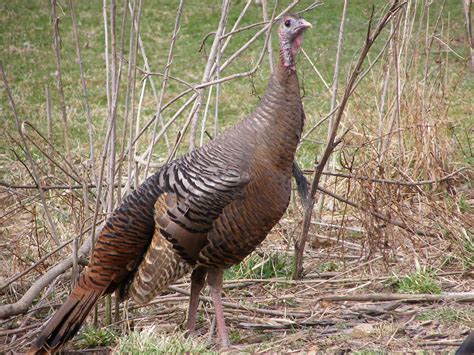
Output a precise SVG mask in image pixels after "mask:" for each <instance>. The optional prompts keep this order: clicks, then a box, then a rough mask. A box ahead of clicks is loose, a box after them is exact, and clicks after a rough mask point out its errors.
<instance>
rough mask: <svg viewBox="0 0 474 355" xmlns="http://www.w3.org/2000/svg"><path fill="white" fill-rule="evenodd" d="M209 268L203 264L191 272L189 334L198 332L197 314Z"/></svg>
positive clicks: (187, 323)
mask: <svg viewBox="0 0 474 355" xmlns="http://www.w3.org/2000/svg"><path fill="white" fill-rule="evenodd" d="M206 273H207V270H206V269H205V268H203V267H201V266H198V267H197V268H196V269H194V271H193V273H192V274H191V296H190V297H189V307H188V320H187V322H186V329H187V334H186V335H187V336H192V335H195V333H196V314H197V309H198V306H199V294H200V293H201V290H202V288H203V287H204V284H205V282H206Z"/></svg>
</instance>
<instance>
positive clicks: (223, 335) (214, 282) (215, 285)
mask: <svg viewBox="0 0 474 355" xmlns="http://www.w3.org/2000/svg"><path fill="white" fill-rule="evenodd" d="M223 277H224V270H222V269H209V270H208V272H207V284H208V285H209V288H210V291H211V298H212V303H213V304H214V312H215V313H216V322H217V332H218V333H219V338H220V340H221V345H222V347H223V348H228V347H229V346H230V341H229V334H228V333H227V328H226V326H225V319H224V309H223V307H222V299H221V291H222V282H223Z"/></svg>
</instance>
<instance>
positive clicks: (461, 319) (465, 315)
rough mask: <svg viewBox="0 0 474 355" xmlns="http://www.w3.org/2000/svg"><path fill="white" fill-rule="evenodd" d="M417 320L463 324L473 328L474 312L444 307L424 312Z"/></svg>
mask: <svg viewBox="0 0 474 355" xmlns="http://www.w3.org/2000/svg"><path fill="white" fill-rule="evenodd" d="M417 319H419V320H420V321H429V320H436V321H440V322H442V323H447V324H463V325H466V326H468V327H472V326H473V325H474V310H472V309H458V308H453V307H442V308H437V309H430V310H426V311H422V312H420V314H419V315H418V316H417Z"/></svg>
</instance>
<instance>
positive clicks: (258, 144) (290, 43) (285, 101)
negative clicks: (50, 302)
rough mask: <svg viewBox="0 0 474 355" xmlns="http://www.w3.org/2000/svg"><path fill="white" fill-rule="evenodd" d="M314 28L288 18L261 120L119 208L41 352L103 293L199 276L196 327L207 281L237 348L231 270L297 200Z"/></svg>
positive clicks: (70, 331) (169, 170) (176, 165)
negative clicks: (231, 321)
mask: <svg viewBox="0 0 474 355" xmlns="http://www.w3.org/2000/svg"><path fill="white" fill-rule="evenodd" d="M308 27H311V25H310V24H309V23H308V22H306V21H305V20H303V19H301V18H299V17H297V16H292V15H288V16H285V17H284V18H283V19H282V20H281V22H280V25H279V29H278V37H279V42H280V62H279V65H277V66H276V68H275V71H274V73H273V74H272V76H271V78H270V81H269V84H268V88H267V91H266V93H265V95H264V96H263V98H262V102H261V104H260V105H259V106H258V107H257V108H256V109H255V111H254V112H253V113H252V114H251V115H249V116H248V117H247V118H245V119H244V120H243V121H241V122H240V123H238V124H237V125H236V126H234V127H233V128H231V129H230V130H228V131H226V132H225V133H223V134H222V135H220V136H219V137H217V138H216V139H215V140H213V141H211V142H210V143H209V144H207V145H205V146H204V147H202V148H200V149H197V150H195V151H193V152H191V153H189V154H187V155H185V156H183V157H181V158H180V159H177V160H175V161H173V162H171V163H169V164H168V165H166V166H164V167H163V168H161V169H160V170H159V171H158V172H156V173H155V174H154V175H153V176H151V177H149V178H148V179H147V180H146V181H145V182H144V183H143V184H142V185H141V186H140V188H139V189H137V190H136V191H134V192H133V193H132V194H131V195H130V196H128V197H127V198H126V199H125V200H124V202H123V204H122V205H121V206H120V207H119V208H117V209H116V210H115V211H114V213H113V214H112V216H111V217H110V218H109V219H108V220H107V222H106V225H105V227H104V228H103V230H102V232H101V233H100V236H99V238H98V240H97V244H96V247H95V250H94V255H93V256H92V259H91V262H90V265H89V266H88V268H87V270H86V271H85V273H84V274H83V275H82V276H81V278H80V281H79V283H78V285H77V286H76V288H75V289H74V290H73V291H72V293H71V295H70V296H69V297H68V298H67V300H66V301H65V303H64V304H63V305H62V307H61V308H60V309H59V310H58V311H57V312H56V314H55V315H54V316H53V317H52V319H51V320H50V321H49V322H48V324H47V325H46V327H45V328H44V329H43V330H42V332H41V334H40V335H39V337H38V339H37V340H36V341H35V342H34V343H33V345H32V348H31V350H30V351H31V352H32V353H41V352H44V351H56V350H58V349H60V348H61V347H62V346H63V345H64V343H65V342H66V341H68V340H69V339H71V338H72V337H73V336H74V334H75V333H76V332H77V331H78V329H79V328H80V326H81V324H82V323H83V322H84V319H85V318H86V316H87V314H88V313H89V311H90V310H91V308H92V307H93V306H94V304H95V303H96V302H97V300H98V299H99V297H101V296H102V295H103V294H106V293H110V292H113V291H114V290H116V289H117V288H120V289H124V288H125V286H126V285H127V284H128V283H129V281H130V280H131V283H130V286H129V290H128V292H129V294H130V296H131V297H132V298H133V299H135V300H136V301H138V302H147V301H149V300H151V299H152V298H153V297H154V296H155V295H156V294H157V293H159V292H160V291H161V290H163V289H164V288H165V287H166V286H167V285H169V284H170V283H171V282H173V281H175V280H176V279H177V278H179V277H181V276H183V275H184V274H186V273H187V272H189V271H191V270H193V273H192V277H191V279H192V286H191V297H190V304H189V316H188V323H187V326H188V329H189V331H190V332H191V333H192V332H193V331H194V328H195V319H196V310H197V307H198V302H199V292H200V291H201V289H202V287H203V286H204V284H205V280H207V283H208V285H209V286H210V291H211V297H212V299H213V303H214V307H215V311H216V316H217V317H216V319H217V326H218V332H219V337H220V339H221V342H222V345H223V346H228V345H229V338H228V335H227V330H226V327H225V323H224V316H223V312H222V303H221V296H220V291H221V287H222V275H223V270H224V269H225V268H228V267H230V266H231V265H234V264H237V263H239V262H240V261H242V259H243V258H245V257H246V256H247V255H248V254H250V253H251V252H252V251H253V250H254V249H255V248H256V247H257V246H258V245H259V244H260V243H261V242H262V241H263V239H264V238H265V237H266V236H267V234H268V232H269V231H270V230H271V229H272V227H273V226H274V225H275V224H276V223H277V222H278V220H279V219H280V218H281V216H282V215H283V213H284V212H285V210H286V208H287V206H288V202H289V199H290V179H291V175H292V169H293V160H294V154H295V151H296V147H297V144H298V142H299V139H300V136H301V131H302V129H303V120H304V113H303V107H302V103H301V98H300V92H299V86H298V78H297V75H296V69H295V61H294V58H295V55H296V53H297V51H298V49H299V47H300V45H301V42H302V34H303V32H304V30H305V29H306V28H308ZM295 171H296V172H298V170H295ZM303 178H304V177H303ZM299 181H302V180H301V176H299ZM303 188H304V186H303ZM206 278H207V279H206Z"/></svg>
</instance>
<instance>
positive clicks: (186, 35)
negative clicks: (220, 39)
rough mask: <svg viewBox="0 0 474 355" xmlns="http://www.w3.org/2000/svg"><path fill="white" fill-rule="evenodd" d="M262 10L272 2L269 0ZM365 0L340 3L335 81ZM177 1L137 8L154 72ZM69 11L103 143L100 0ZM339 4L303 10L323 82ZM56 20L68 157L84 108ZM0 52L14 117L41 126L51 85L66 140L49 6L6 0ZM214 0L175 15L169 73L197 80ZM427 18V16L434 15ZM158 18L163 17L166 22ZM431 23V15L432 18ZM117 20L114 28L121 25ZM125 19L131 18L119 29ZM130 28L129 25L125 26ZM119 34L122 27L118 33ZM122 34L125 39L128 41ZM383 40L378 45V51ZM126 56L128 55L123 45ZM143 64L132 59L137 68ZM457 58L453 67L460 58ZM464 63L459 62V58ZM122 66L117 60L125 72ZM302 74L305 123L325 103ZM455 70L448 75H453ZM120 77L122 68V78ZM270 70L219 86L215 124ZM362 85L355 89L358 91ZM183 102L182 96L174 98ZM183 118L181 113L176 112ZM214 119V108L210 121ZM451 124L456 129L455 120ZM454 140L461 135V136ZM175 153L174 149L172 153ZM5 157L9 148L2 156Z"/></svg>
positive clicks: (357, 33)
mask: <svg viewBox="0 0 474 355" xmlns="http://www.w3.org/2000/svg"><path fill="white" fill-rule="evenodd" d="M310 3H312V1H309V0H306V1H302V2H301V5H300V6H298V7H297V8H296V9H295V10H301V9H303V8H304V7H306V6H307V5H309V4H310ZM374 4H375V6H376V8H377V9H381V8H382V6H383V5H384V4H385V1H382V0H375V1H374ZM243 5H244V2H243V1H238V2H235V3H233V4H232V7H231V13H230V17H229V21H230V23H233V21H235V20H236V18H237V16H238V15H239V12H240V10H241V9H242V7H243ZM269 5H270V7H271V6H273V2H272V1H270V4H269ZM286 5H287V2H286V1H285V2H280V4H279V9H282V8H283V7H284V6H286ZM371 6H372V2H370V3H366V2H354V3H351V5H350V6H349V9H348V15H347V17H348V22H347V28H346V38H345V44H344V55H343V57H342V62H341V78H344V77H345V76H346V74H347V71H348V70H349V64H350V63H351V62H352V61H353V60H354V57H355V55H356V54H357V52H358V50H359V49H360V47H361V46H362V44H363V36H364V35H365V33H366V24H367V20H368V16H369V14H370V10H371ZM176 8H177V4H176V3H174V2H167V1H159V2H158V3H157V4H153V6H147V5H146V4H145V5H144V7H143V11H142V17H141V32H140V33H141V35H142V39H143V43H145V46H146V49H147V56H148V61H149V63H150V66H151V69H152V71H158V72H160V71H162V69H163V67H164V65H165V62H166V57H167V51H168V46H169V38H170V35H171V33H172V28H173V21H171V20H169V19H173V18H174V16H175V14H176ZM445 9H447V10H446V11H445V12H446V13H445V14H444V15H443V16H442V18H443V19H446V18H447V16H448V13H449V16H450V18H451V19H457V18H459V19H460V18H463V17H462V12H461V6H460V5H459V1H456V0H448V1H447V2H446V5H445ZM75 10H76V15H77V18H78V29H79V33H80V42H81V51H82V57H83V62H84V68H85V71H86V73H85V75H86V78H87V86H88V91H89V100H90V103H91V108H92V116H93V117H92V118H93V121H94V126H95V127H94V130H95V134H96V137H98V139H96V141H95V142H94V144H95V145H96V146H98V147H100V146H101V144H102V140H103V136H104V133H105V120H106V110H105V103H106V96H105V70H104V65H105V64H104V60H103V57H104V53H103V52H104V50H103V47H104V39H103V38H104V29H103V24H102V21H103V19H102V3H96V2H89V1H80V2H75ZM341 10H342V2H326V3H324V5H323V6H321V7H318V8H317V9H316V10H314V11H311V12H309V13H307V14H305V17H306V18H307V20H309V21H310V22H312V23H313V24H314V28H313V29H312V30H311V31H310V32H308V34H307V35H306V37H305V42H304V48H305V50H306V51H307V52H308V53H309V54H310V56H311V57H312V59H313V61H315V62H316V64H317V67H318V69H319V70H320V72H321V74H322V75H323V77H324V78H325V79H326V81H328V82H330V79H331V78H332V75H333V66H334V58H335V49H336V44H337V36H338V31H337V28H338V26H339V21H340V14H341ZM438 10H439V5H437V4H436V3H435V4H434V5H433V6H432V8H431V11H432V12H433V13H435V12H436V11H438ZM260 11H261V10H260V8H259V7H257V6H254V5H252V6H251V7H250V9H249V11H248V13H247V15H246V16H245V17H244V19H243V21H242V23H241V25H242V26H245V25H248V24H251V23H253V22H257V21H260V19H261V13H260ZM57 12H58V16H59V17H60V33H61V63H62V71H63V81H64V90H65V97H66V105H67V106H68V118H69V126H70V132H69V134H70V136H71V140H72V144H71V146H72V150H73V153H74V155H75V156H76V157H82V158H84V157H86V156H87V141H88V134H87V125H86V119H85V111H84V108H83V104H82V96H81V95H82V94H81V89H80V77H79V69H78V66H77V64H76V59H75V47H74V40H73V32H72V22H71V19H70V16H69V9H68V7H67V6H62V7H58V11H57ZM0 14H1V15H0V28H1V30H0V31H1V36H0V48H1V56H0V57H1V59H2V62H3V64H4V66H5V70H6V73H7V76H8V78H9V81H10V85H11V88H12V90H13V95H14V97H15V100H16V101H17V104H18V109H19V113H20V116H21V118H22V119H24V120H28V121H31V122H32V123H34V124H36V125H37V126H39V127H41V128H42V129H44V126H45V122H46V118H45V113H44V112H45V95H44V90H45V86H49V87H50V89H51V92H52V99H53V116H54V130H53V132H54V142H55V144H56V145H57V146H62V145H63V144H64V140H63V137H62V130H61V128H60V127H61V118H60V111H59V104H58V95H57V91H56V89H55V88H56V81H55V77H54V73H55V70H56V68H55V65H54V60H53V56H52V49H51V24H50V5H49V3H48V2H40V1H32V2H28V3H24V2H23V1H19V0H13V1H4V2H2V3H1V4H0ZM121 14H122V9H121V5H118V6H117V19H120V20H121ZM219 16H220V4H218V3H216V2H214V1H210V0H206V1H200V2H189V3H186V5H185V7H184V13H183V17H182V21H181V29H180V33H179V37H178V39H177V43H176V49H175V55H174V60H173V66H172V68H171V74H172V75H175V76H177V77H180V78H182V79H184V80H186V81H188V82H190V83H196V82H198V81H199V80H200V78H201V73H202V71H203V68H204V66H205V62H206V53H207V52H208V51H209V47H210V42H211V41H208V42H207V43H206V45H205V47H204V50H203V52H202V53H200V52H199V51H198V49H199V47H200V45H201V41H202V39H203V38H204V37H205V35H206V34H207V33H209V32H211V31H213V30H214V29H215V28H216V26H217V23H218V21H219ZM432 17H433V18H434V17H435V16H432ZM164 19H166V20H164ZM433 21H434V19H433ZM117 22H118V26H119V25H120V21H117ZM129 25H130V19H128V21H127V26H129ZM450 27H451V29H450V31H451V34H452V36H453V38H459V37H461V36H463V34H464V28H463V24H462V21H455V20H451V22H450ZM127 29H128V28H127ZM117 32H118V33H120V31H119V30H118V31H117ZM255 32H256V29H253V30H250V31H246V32H243V33H240V34H238V35H236V36H235V37H234V38H233V39H232V41H231V42H230V45H229V47H228V49H227V51H226V53H225V54H224V58H223V60H225V58H226V57H228V56H229V55H230V54H232V53H233V51H234V50H235V49H237V48H239V47H240V46H241V45H242V44H243V43H244V41H246V40H247V39H248V38H250V37H251V36H252V35H253V34H254V33H255ZM127 41H128V38H127V39H126V41H125V42H126V43H127ZM262 43H263V38H262V39H260V40H259V41H257V43H255V44H254V45H253V46H251V47H250V48H249V50H248V51H246V52H245V53H244V55H243V56H242V57H241V58H240V59H239V60H237V62H236V63H235V64H234V65H233V66H231V67H230V68H229V69H228V70H227V71H226V72H224V73H223V74H225V75H228V74H232V73H235V72H242V71H246V70H249V69H250V68H252V67H253V65H254V63H255V61H256V59H257V57H258V53H259V51H260V45H261V44H262ZM273 45H274V48H276V47H277V42H276V38H275V36H274V37H273ZM380 45H381V44H378V43H377V44H376V47H377V46H379V47H380ZM450 45H451V46H452V47H453V48H454V49H455V50H456V51H457V52H460V53H463V51H464V50H465V46H464V45H463V43H462V41H453V42H452V43H450ZM124 56H125V57H127V50H125V53H124ZM450 60H452V61H453V62H454V63H456V61H459V58H457V57H456V56H455V55H452V57H451V56H450ZM142 64H143V63H141V62H140V63H139V65H140V66H141V65H142ZM459 64H461V63H459ZM461 65H462V64H461ZM125 68H126V63H124V69H125ZM299 72H300V79H301V82H302V85H303V88H304V95H305V96H304V103H305V111H306V116H307V126H310V124H311V123H312V122H315V121H317V120H319V119H320V118H321V117H323V116H324V115H325V114H326V113H327V112H328V109H329V106H328V102H329V100H328V97H329V96H328V93H327V92H326V91H325V89H324V88H323V87H322V84H321V82H320V80H319V79H318V78H317V77H316V75H315V73H314V71H313V70H312V68H311V66H310V64H309V63H308V62H307V61H306V60H304V58H302V57H300V61H299ZM452 75H453V76H455V75H456V72H453V74H452ZM124 76H125V74H124ZM268 76H269V67H268V61H267V60H265V61H264V62H263V65H262V66H261V68H260V70H259V71H258V72H257V73H256V74H255V75H254V76H253V77H252V78H244V79H242V80H233V81H231V82H227V83H225V84H223V85H221V98H220V114H219V121H220V127H221V128H225V127H228V126H230V125H232V124H233V123H235V122H236V121H238V120H240V119H241V118H243V117H244V116H245V115H246V114H248V113H249V112H251V111H252V109H253V108H254V107H255V106H256V105H257V104H258V101H259V99H258V98H259V96H261V95H262V94H263V92H264V90H265V86H266V83H267V80H268ZM155 83H156V85H157V87H159V83H160V80H159V78H157V77H156V78H155ZM465 85H467V87H466V91H468V89H469V88H472V81H469V80H462V81H461V86H465ZM183 89H184V87H183V85H182V84H179V83H176V82H174V81H170V83H169V90H168V92H167V94H166V97H165V99H170V98H171V97H173V96H174V95H176V94H177V93H179V92H180V91H182V90H183ZM361 91H363V90H361ZM120 95H121V99H120V100H119V102H120V104H119V109H118V117H119V120H118V129H119V131H120V129H121V127H123V123H122V115H123V110H124V105H123V101H124V88H122V91H121V92H120ZM452 100H453V102H456V103H460V100H462V98H460V97H457V96H456V97H452ZM181 102H182V101H181ZM0 103H1V105H2V107H4V108H5V109H2V110H1V111H0V115H1V118H2V125H3V127H4V128H5V129H8V130H10V131H11V132H14V128H15V124H14V120H13V117H12V115H11V112H10V110H9V108H8V107H9V106H8V104H7V99H6V95H4V94H2V95H1V96H0ZM464 106H465V105H459V104H457V105H453V110H456V112H458V113H457V114H458V115H465V114H466V109H463V107H464ZM175 109H176V108H173V109H171V110H169V111H168V112H165V119H168V118H169V117H170V116H171V114H172V113H173V111H174V110H175ZM154 110H155V103H154V100H153V99H152V96H151V89H150V88H149V87H147V90H146V92H145V102H144V106H143V111H142V113H143V117H144V118H145V119H146V120H147V119H149V118H150V117H151V116H152V115H153V114H154ZM183 119H184V118H183ZM211 121H212V114H211V117H210V120H209V122H211ZM455 127H457V126H455ZM320 131H321V133H317V134H316V136H315V138H316V140H318V139H321V140H323V141H324V137H325V129H324V126H323V127H322V129H321V130H320ZM458 133H459V136H460V137H461V136H462V134H461V133H460V132H458ZM175 134H177V128H176V129H174V130H172V131H171V132H170V140H171V141H173V140H174V138H175V137H174V136H173V135H175ZM304 144H305V145H304V148H303V149H301V150H300V152H299V153H298V159H300V160H301V162H302V163H303V166H304V167H311V166H312V164H313V160H314V152H315V151H319V150H320V149H321V146H320V145H319V144H312V143H309V142H305V143H304ZM6 147H7V142H6V140H2V142H1V143H0V148H3V149H6ZM180 152H182V150H180ZM7 154H10V153H7ZM164 154H165V150H164V149H163V146H160V145H158V146H157V147H156V151H155V158H162V157H163V155H164Z"/></svg>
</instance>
